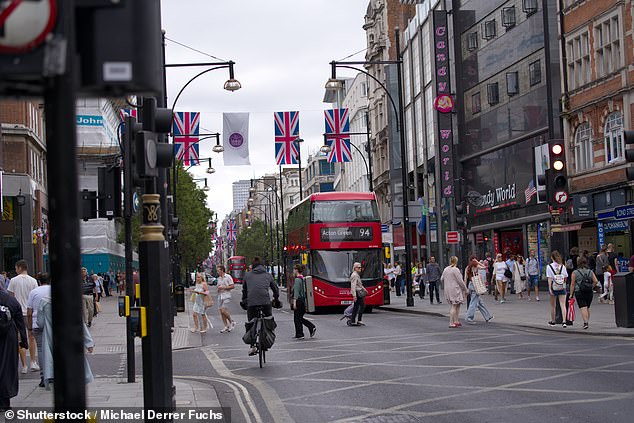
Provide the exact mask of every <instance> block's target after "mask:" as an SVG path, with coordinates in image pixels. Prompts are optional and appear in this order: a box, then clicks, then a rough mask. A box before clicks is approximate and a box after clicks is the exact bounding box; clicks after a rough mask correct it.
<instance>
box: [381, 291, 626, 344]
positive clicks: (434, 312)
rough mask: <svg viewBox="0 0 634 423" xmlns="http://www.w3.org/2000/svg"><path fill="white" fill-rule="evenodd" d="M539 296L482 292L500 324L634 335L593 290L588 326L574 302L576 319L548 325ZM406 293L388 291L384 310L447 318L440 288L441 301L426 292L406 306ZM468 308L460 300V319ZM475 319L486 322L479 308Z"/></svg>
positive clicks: (544, 298) (545, 299) (544, 299)
mask: <svg viewBox="0 0 634 423" xmlns="http://www.w3.org/2000/svg"><path fill="white" fill-rule="evenodd" d="M539 294H540V300H541V301H539V302H538V301H535V297H534V295H532V296H531V301H527V299H526V295H524V299H523V300H520V299H518V298H517V296H516V295H511V294H507V296H506V302H505V303H503V304H500V303H499V302H498V301H495V299H494V297H493V295H488V294H485V295H483V296H481V298H482V299H483V300H484V304H485V305H486V307H487V308H488V309H489V311H490V312H491V314H493V316H494V317H495V318H494V320H493V321H495V322H496V323H499V324H505V325H512V326H519V327H524V328H531V329H540V330H546V331H555V332H574V333H578V334H587V335H599V336H628V337H634V328H622V327H617V326H616V319H615V316H614V305H610V304H600V303H599V298H598V297H599V296H598V294H595V296H594V300H593V301H592V304H591V306H590V321H589V326H590V327H589V328H588V329H586V330H584V329H583V327H582V326H583V320H582V319H581V312H580V311H579V308H578V307H577V306H576V304H575V316H576V318H575V322H574V324H573V325H572V326H568V327H567V328H566V329H564V328H562V327H561V325H557V326H555V327H551V326H548V321H549V320H550V301H549V295H548V293H547V292H540V293H539ZM406 299H407V297H406V296H405V295H401V296H400V297H399V296H396V294H394V293H393V292H391V293H390V304H389V305H385V306H381V307H380V308H381V309H383V310H389V311H395V312H404V313H415V314H422V315H431V316H444V317H447V318H449V305H448V304H447V302H446V301H445V297H444V292H442V290H441V292H440V301H442V304H436V303H434V304H433V305H431V304H430V303H429V296H428V295H426V296H425V299H424V300H421V299H420V298H419V297H418V295H415V296H414V306H412V307H408V306H407V305H406ZM466 311H467V307H466V304H463V305H462V307H461V308H460V320H462V321H463V320H464V316H465V313H466ZM475 321H476V322H477V324H485V322H484V319H483V318H482V315H481V314H480V312H479V311H476V315H475Z"/></svg>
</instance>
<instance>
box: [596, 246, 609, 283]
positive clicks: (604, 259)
mask: <svg viewBox="0 0 634 423" xmlns="http://www.w3.org/2000/svg"><path fill="white" fill-rule="evenodd" d="M609 264H610V261H609V260H608V252H607V246H606V245H605V244H602V245H601V250H599V254H597V258H596V263H595V265H594V273H596V275H597V279H598V280H599V284H600V285H601V293H602V294H603V293H604V292H605V290H604V288H603V287H604V279H603V275H604V272H605V270H604V269H605V266H607V265H609Z"/></svg>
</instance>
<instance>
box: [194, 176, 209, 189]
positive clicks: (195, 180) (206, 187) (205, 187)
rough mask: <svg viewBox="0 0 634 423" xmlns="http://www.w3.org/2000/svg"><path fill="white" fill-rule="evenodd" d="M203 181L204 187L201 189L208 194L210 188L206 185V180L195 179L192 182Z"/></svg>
mask: <svg viewBox="0 0 634 423" xmlns="http://www.w3.org/2000/svg"><path fill="white" fill-rule="evenodd" d="M202 181H205V186H204V187H203V188H202V190H203V191H205V192H208V191H210V190H211V188H209V186H208V185H207V178H195V179H194V182H202Z"/></svg>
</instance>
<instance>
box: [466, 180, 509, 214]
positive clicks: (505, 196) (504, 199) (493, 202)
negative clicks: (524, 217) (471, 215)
mask: <svg viewBox="0 0 634 423" xmlns="http://www.w3.org/2000/svg"><path fill="white" fill-rule="evenodd" d="M516 195H517V189H516V188H515V184H507V185H505V186H501V187H497V188H494V189H490V190H489V192H487V193H486V194H484V195H482V197H480V198H479V200H478V203H479V207H478V210H477V211H476V212H479V211H486V210H494V209H498V208H501V207H508V206H512V205H515V204H517V201H516Z"/></svg>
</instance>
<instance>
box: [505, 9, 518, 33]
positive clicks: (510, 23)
mask: <svg viewBox="0 0 634 423" xmlns="http://www.w3.org/2000/svg"><path fill="white" fill-rule="evenodd" d="M516 23H517V21H516V20H515V6H511V7H503V8H502V26H503V27H504V28H506V29H507V30H509V29H511V28H513V27H514V26H515V24H516Z"/></svg>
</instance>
